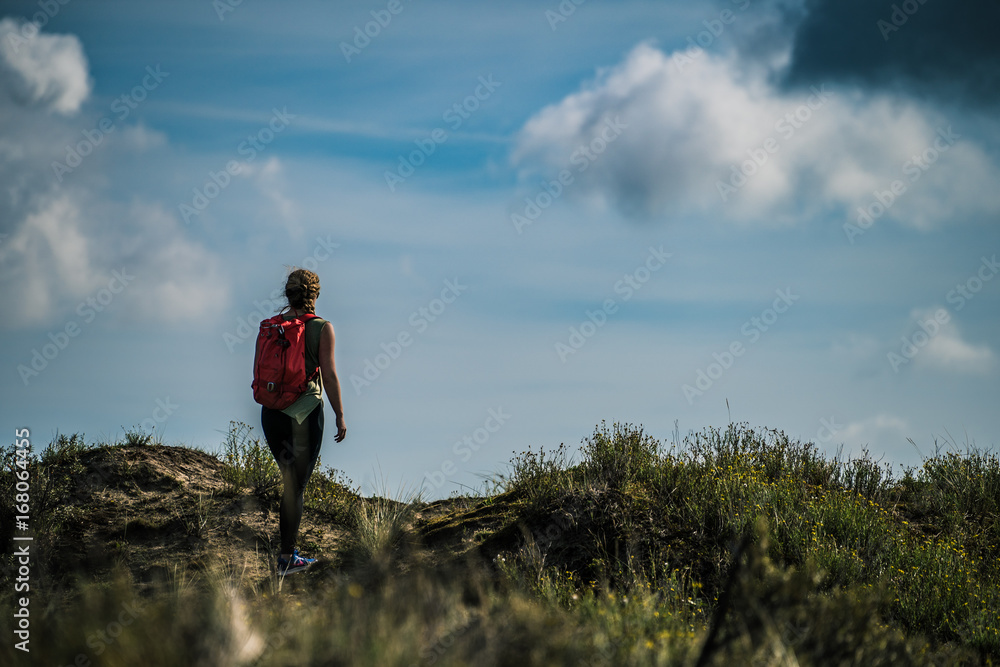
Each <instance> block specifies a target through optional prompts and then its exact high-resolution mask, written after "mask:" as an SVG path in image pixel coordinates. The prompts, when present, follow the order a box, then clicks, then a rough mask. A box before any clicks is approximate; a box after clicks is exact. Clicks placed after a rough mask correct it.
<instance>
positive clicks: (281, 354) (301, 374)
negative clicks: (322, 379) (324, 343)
mask: <svg viewBox="0 0 1000 667" xmlns="http://www.w3.org/2000/svg"><path fill="white" fill-rule="evenodd" d="M314 317H316V315H314V314H313V313H305V314H303V315H299V316H297V317H296V318H295V319H291V320H286V319H284V317H282V316H281V315H280V314H278V315H275V316H274V317H271V318H269V319H266V320H263V321H261V323H260V333H259V334H257V352H256V356H255V357H254V362H253V384H252V385H251V386H252V387H253V400H255V401H257V402H258V403H260V404H261V405H263V406H265V407H268V408H272V409H274V410H283V409H285V408H287V407H288V406H289V405H291V404H292V403H294V402H295V400H296V399H297V398H298V397H299V396H301V395H302V393H303V392H304V391H305V390H306V389H307V388H308V387H309V382H310V381H311V380H313V379H314V378H315V377H316V374H317V373H319V368H318V367H317V368H316V369H315V370H314V371H313V372H312V374H311V375H308V376H307V374H306V322H308V321H309V320H311V319H313V318H314Z"/></svg>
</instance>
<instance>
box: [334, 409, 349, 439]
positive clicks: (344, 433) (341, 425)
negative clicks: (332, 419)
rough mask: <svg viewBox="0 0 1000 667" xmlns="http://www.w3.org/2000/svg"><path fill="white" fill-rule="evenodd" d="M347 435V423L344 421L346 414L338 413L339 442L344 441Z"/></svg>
mask: <svg viewBox="0 0 1000 667" xmlns="http://www.w3.org/2000/svg"><path fill="white" fill-rule="evenodd" d="M346 437H347V424H345V423H344V415H342V414H341V415H337V437H335V438H334V440H336V441H337V442H342V441H343V440H344V438H346Z"/></svg>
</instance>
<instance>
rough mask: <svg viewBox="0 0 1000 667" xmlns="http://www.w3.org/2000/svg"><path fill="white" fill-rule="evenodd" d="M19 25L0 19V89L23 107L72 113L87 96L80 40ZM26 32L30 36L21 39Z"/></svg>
mask: <svg viewBox="0 0 1000 667" xmlns="http://www.w3.org/2000/svg"><path fill="white" fill-rule="evenodd" d="M23 25H24V24H22V23H19V22H17V21H15V20H14V19H10V18H5V19H3V20H0V79H2V82H0V90H3V91H4V92H5V93H6V94H8V95H9V96H10V97H11V98H12V99H13V100H14V101H15V102H17V103H19V104H22V105H25V106H35V107H39V106H40V107H42V108H44V109H46V110H49V109H51V110H54V111H57V112H59V113H61V114H73V113H76V112H77V111H79V109H80V105H81V104H83V101H84V100H85V99H87V97H88V96H89V95H90V80H89V77H88V76H87V59H86V57H85V56H84V55H83V48H82V47H81V45H80V40H78V39H77V38H76V37H75V36H74V35H46V34H41V33H35V32H28V31H24V30H22V26H23ZM29 27H30V26H29ZM26 32H27V34H33V36H32V37H30V38H25V37H24V36H23V35H24V34H25V33H26Z"/></svg>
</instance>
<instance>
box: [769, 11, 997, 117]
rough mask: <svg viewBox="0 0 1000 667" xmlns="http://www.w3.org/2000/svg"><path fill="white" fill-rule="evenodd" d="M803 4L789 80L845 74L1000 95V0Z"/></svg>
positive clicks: (987, 100) (886, 84)
mask: <svg viewBox="0 0 1000 667" xmlns="http://www.w3.org/2000/svg"><path fill="white" fill-rule="evenodd" d="M804 9H805V12H804V14H803V15H802V18H801V21H799V22H798V24H797V27H796V28H795V35H794V42H793V47H792V53H791V62H790V63H789V68H788V70H787V72H786V76H785V83H786V84H788V85H790V86H798V85H811V84H813V83H816V82H817V81H821V80H822V81H843V82H850V83H857V84H860V85H863V86H866V87H873V88H880V89H889V90H892V89H897V90H900V91H904V92H911V93H916V94H919V95H922V96H928V97H933V98H936V99H939V100H953V101H958V102H963V103H973V104H978V105H990V106H992V105H995V104H996V103H998V102H1000V37H998V36H997V28H998V26H1000V3H998V2H996V0H897V1H896V2H871V0H807V2H806V3H805V6H804ZM796 14H797V13H796ZM790 16H791V15H790ZM796 20H798V19H797V18H796Z"/></svg>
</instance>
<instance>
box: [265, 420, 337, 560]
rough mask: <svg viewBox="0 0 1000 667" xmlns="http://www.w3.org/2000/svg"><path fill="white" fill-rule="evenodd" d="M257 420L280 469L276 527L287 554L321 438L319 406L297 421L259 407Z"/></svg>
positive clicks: (288, 554) (321, 422)
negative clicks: (278, 506) (279, 501)
mask: <svg viewBox="0 0 1000 667" xmlns="http://www.w3.org/2000/svg"><path fill="white" fill-rule="evenodd" d="M261 424H262V425H263V428H264V435H265V437H266V438H267V444H268V447H270V449H271V454H272V455H274V459H275V461H277V463H278V468H279V469H280V470H281V482H282V484H281V486H282V492H281V505H280V511H279V517H280V518H279V527H280V532H281V554H282V555H283V556H286V557H287V556H290V555H291V553H292V550H293V549H294V548H295V541H296V538H297V537H298V532H299V524H300V523H301V521H302V503H303V495H304V492H305V486H306V483H307V482H308V481H309V477H310V476H311V475H312V471H313V468H314V467H315V465H316V459H317V458H318V457H319V451H320V447H321V445H322V442H323V406H322V404H321V405H318V406H316V409H315V410H313V411H312V412H311V413H309V416H308V417H306V419H305V420H304V421H303V422H302V423H301V424H299V423H298V422H296V421H295V420H294V419H292V418H291V417H289V416H288V415H286V414H285V413H283V412H281V411H280V410H270V409H268V408H263V409H262V411H261Z"/></svg>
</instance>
